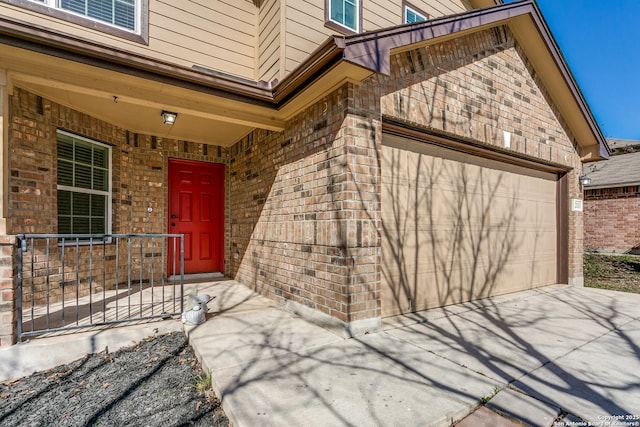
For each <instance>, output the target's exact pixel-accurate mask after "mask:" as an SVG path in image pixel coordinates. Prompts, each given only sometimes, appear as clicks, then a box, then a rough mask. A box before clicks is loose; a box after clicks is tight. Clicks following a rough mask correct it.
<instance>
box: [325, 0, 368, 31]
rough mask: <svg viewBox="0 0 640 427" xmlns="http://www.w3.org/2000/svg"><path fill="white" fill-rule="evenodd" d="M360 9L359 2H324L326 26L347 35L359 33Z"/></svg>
mask: <svg viewBox="0 0 640 427" xmlns="http://www.w3.org/2000/svg"><path fill="white" fill-rule="evenodd" d="M361 7H362V5H361V0H326V3H325V11H326V17H327V26H329V27H331V28H334V29H337V30H339V31H345V30H346V32H349V33H358V32H360V17H361ZM331 24H337V25H331Z"/></svg>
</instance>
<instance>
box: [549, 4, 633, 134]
mask: <svg viewBox="0 0 640 427" xmlns="http://www.w3.org/2000/svg"><path fill="white" fill-rule="evenodd" d="M537 3H538V6H539V8H540V10H541V11H542V14H543V15H544V18H545V20H546V21H547V25H548V26H549V28H550V29H551V32H552V33H553V36H554V38H555V39H556V42H557V43H558V45H559V46H560V49H561V50H562V53H563V54H564V57H565V59H566V61H567V63H568V64H569V68H570V69H571V72H572V73H573V76H574V77H575V79H576V81H577V82H578V85H579V86H580V89H581V90H582V93H583V95H584V97H585V99H586V100H587V103H588V104H589V107H590V108H591V111H592V112H593V115H594V116H595V118H596V120H597V121H598V124H599V125H600V129H601V130H602V133H603V134H604V136H606V137H607V138H621V139H638V140H640V24H639V23H638V22H639V21H638V20H639V18H640V0H607V1H603V0H597V1H596V0H537Z"/></svg>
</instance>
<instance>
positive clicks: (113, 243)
mask: <svg viewBox="0 0 640 427" xmlns="http://www.w3.org/2000/svg"><path fill="white" fill-rule="evenodd" d="M17 237H18V295H17V300H18V301H17V308H18V342H22V340H23V338H25V337H30V336H36V335H42V334H45V333H53V332H59V331H66V330H73V329H78V330H79V329H86V328H90V327H96V326H103V325H113V324H120V323H124V322H135V321H147V320H151V319H157V318H164V317H167V318H168V317H172V316H176V315H179V314H180V313H181V312H182V311H183V299H184V237H183V235H182V234H111V235H91V234H77V235H71V234H21V235H18V236H17Z"/></svg>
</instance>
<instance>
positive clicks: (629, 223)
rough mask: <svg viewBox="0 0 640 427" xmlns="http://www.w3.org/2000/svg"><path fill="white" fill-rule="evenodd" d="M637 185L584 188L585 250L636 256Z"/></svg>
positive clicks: (639, 237) (639, 244)
mask: <svg viewBox="0 0 640 427" xmlns="http://www.w3.org/2000/svg"><path fill="white" fill-rule="evenodd" d="M639 225H640V186H637V185H634V186H627V187H615V188H601V189H587V190H585V200H584V228H585V231H584V248H585V250H586V251H594V252H613V253H640V227H639Z"/></svg>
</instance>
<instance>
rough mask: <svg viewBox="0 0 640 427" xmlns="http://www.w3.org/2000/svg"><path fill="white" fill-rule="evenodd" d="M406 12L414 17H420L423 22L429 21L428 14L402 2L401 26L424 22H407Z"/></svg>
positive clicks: (406, 2)
mask: <svg viewBox="0 0 640 427" xmlns="http://www.w3.org/2000/svg"><path fill="white" fill-rule="evenodd" d="M408 11H411V12H413V13H414V14H415V15H419V16H421V17H422V18H424V21H428V20H429V14H428V13H426V12H425V11H423V10H422V9H420V8H419V7H416V6H414V5H413V4H411V3H409V2H408V1H403V2H402V23H403V24H417V23H420V22H424V21H415V22H408V21H407V12H408Z"/></svg>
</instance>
